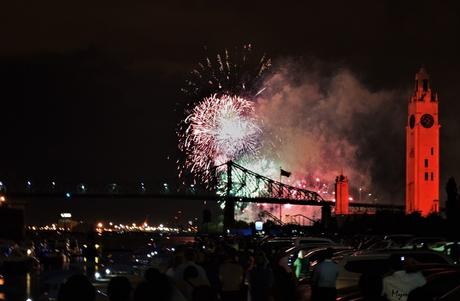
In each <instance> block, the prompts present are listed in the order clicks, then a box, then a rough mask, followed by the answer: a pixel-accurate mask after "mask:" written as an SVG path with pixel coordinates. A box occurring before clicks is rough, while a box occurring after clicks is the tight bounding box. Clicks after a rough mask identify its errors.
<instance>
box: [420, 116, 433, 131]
mask: <svg viewBox="0 0 460 301" xmlns="http://www.w3.org/2000/svg"><path fill="white" fill-rule="evenodd" d="M420 123H421V124H422V125H423V127H425V128H430V127H432V126H433V124H434V118H433V116H431V115H430V114H424V115H422V118H420Z"/></svg>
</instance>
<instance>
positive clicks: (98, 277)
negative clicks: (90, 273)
mask: <svg viewBox="0 0 460 301" xmlns="http://www.w3.org/2000/svg"><path fill="white" fill-rule="evenodd" d="M94 278H95V279H96V280H97V279H100V278H101V273H99V272H96V273H94Z"/></svg>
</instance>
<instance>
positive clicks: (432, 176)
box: [431, 173, 434, 181]
mask: <svg viewBox="0 0 460 301" xmlns="http://www.w3.org/2000/svg"><path fill="white" fill-rule="evenodd" d="M433 179H434V175H433V173H431V181H433Z"/></svg>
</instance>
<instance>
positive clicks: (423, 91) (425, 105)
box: [406, 67, 441, 216]
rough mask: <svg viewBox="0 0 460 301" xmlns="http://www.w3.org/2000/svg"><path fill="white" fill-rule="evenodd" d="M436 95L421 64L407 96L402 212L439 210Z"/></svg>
mask: <svg viewBox="0 0 460 301" xmlns="http://www.w3.org/2000/svg"><path fill="white" fill-rule="evenodd" d="M438 103H439V101H438V96H437V95H436V94H434V93H433V91H432V90H431V86H430V81H429V76H428V73H427V72H426V70H425V68H423V67H422V68H421V69H420V71H419V72H418V73H417V74H416V76H415V89H414V93H413V94H412V96H411V97H410V99H409V104H408V117H407V126H406V213H412V212H416V211H418V212H420V213H421V214H422V215H423V216H426V215H428V214H429V213H431V212H438V211H439V128H440V127H441V126H440V125H439V119H438Z"/></svg>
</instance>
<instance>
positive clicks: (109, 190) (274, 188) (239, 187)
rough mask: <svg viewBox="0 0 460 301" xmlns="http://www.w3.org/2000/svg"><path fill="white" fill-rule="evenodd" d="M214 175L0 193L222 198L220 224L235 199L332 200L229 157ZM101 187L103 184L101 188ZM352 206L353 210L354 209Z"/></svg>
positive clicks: (228, 219)
mask: <svg viewBox="0 0 460 301" xmlns="http://www.w3.org/2000/svg"><path fill="white" fill-rule="evenodd" d="M213 171H214V177H213V179H214V180H213V181H212V182H213V183H212V185H210V186H211V187H210V188H209V189H207V190H204V191H198V192H197V191H193V190H191V189H188V190H182V191H178V192H171V191H169V190H168V187H167V184H164V185H165V186H164V187H163V189H162V190H161V191H160V190H156V191H149V190H147V189H146V187H145V186H144V184H143V183H140V184H139V185H138V186H137V187H135V186H133V185H130V186H129V185H125V186H123V185H118V184H116V183H111V184H107V185H103V186H100V187H99V188H98V189H90V188H91V187H86V185H85V184H78V185H73V187H74V189H67V190H65V189H63V188H57V187H56V186H55V184H54V182H52V183H51V184H52V185H49V186H47V187H46V188H43V187H42V189H33V188H32V186H31V185H29V184H30V183H27V185H26V187H25V189H24V190H22V191H10V190H7V189H6V186H5V185H3V184H1V183H0V194H1V195H3V196H5V197H6V198H7V199H10V200H15V199H22V200H27V199H36V198H72V199H85V198H86V199H97V198H114V199H116V198H120V199H136V198H145V199H163V200H166V199H168V200H184V199H187V200H196V201H218V202H225V207H224V224H225V225H226V226H227V227H231V225H233V224H234V218H235V205H236V204H238V203H265V204H280V205H281V204H291V205H308V206H322V207H323V208H324V207H329V208H330V207H331V206H334V205H335V203H334V202H333V201H330V200H324V199H323V198H322V197H321V196H320V195H319V194H318V193H317V192H315V191H311V190H307V189H302V188H300V187H295V186H291V185H287V184H284V183H282V182H280V181H275V180H273V179H270V178H268V177H265V176H262V175H260V174H258V173H255V172H254V171H251V170H248V169H247V168H245V167H243V166H241V165H239V164H237V163H235V162H232V161H229V162H227V163H225V164H223V165H222V166H220V167H214V168H213ZM101 187H103V188H102V189H101ZM350 207H354V208H355V209H356V210H358V211H360V210H361V211H366V210H368V209H371V208H376V209H390V210H402V209H404V206H398V205H391V204H369V203H356V202H351V203H350ZM356 210H355V211H356ZM263 214H265V216H266V217H268V218H270V219H272V220H273V221H274V222H275V223H281V224H282V221H281V219H280V218H277V217H275V216H274V215H273V214H270V213H267V212H265V213H263ZM289 220H290V222H292V223H296V224H305V223H308V221H310V222H311V221H312V220H311V219H310V218H309V217H306V216H304V215H301V214H297V215H293V216H290V217H289Z"/></svg>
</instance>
